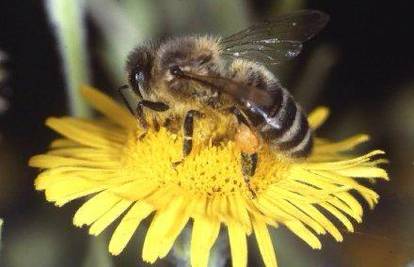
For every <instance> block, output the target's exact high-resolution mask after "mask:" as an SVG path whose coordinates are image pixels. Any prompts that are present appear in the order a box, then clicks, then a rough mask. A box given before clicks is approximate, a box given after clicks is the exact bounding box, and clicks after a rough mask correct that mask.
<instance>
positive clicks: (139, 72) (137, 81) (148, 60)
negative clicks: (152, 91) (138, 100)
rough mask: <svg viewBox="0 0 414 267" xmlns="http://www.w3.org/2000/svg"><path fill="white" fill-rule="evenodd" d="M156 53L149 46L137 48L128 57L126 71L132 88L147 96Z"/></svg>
mask: <svg viewBox="0 0 414 267" xmlns="http://www.w3.org/2000/svg"><path fill="white" fill-rule="evenodd" d="M153 62H154V51H153V49H151V48H150V47H148V46H142V47H138V48H135V49H134V50H133V51H132V52H131V53H130V54H129V56H128V60H127V63H126V71H127V73H128V82H129V84H130V86H131V87H132V88H133V89H134V90H135V91H136V92H139V93H140V94H141V95H142V96H145V95H146V94H147V92H148V90H149V81H150V80H151V70H152V66H153Z"/></svg>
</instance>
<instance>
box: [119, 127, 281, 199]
mask: <svg viewBox="0 0 414 267" xmlns="http://www.w3.org/2000/svg"><path fill="white" fill-rule="evenodd" d="M137 136H138V134H137V133H130V134H129V138H128V141H127V143H126V145H125V148H124V149H125V152H124V153H123V154H124V155H125V156H124V158H123V159H122V162H123V166H124V167H125V168H124V170H123V171H125V172H127V175H128V176H129V177H131V179H144V180H146V181H148V182H151V183H157V184H158V185H159V186H160V187H162V186H165V185H175V186H177V187H179V188H181V189H182V190H184V191H186V192H189V193H191V194H195V195H206V196H212V197H213V196H227V195H230V194H234V193H235V192H237V193H242V194H250V192H249V190H248V186H247V182H246V181H245V179H244V177H243V174H242V172H241V161H240V151H239V150H238V148H237V146H236V145H235V143H234V142H233V141H226V142H225V143H222V144H220V145H212V144H204V143H203V144H200V143H197V142H195V144H194V148H193V151H192V153H191V154H190V155H189V156H187V157H186V158H184V159H183V160H182V142H183V138H182V137H181V136H179V135H176V134H173V133H171V132H169V131H168V130H166V129H165V128H161V130H160V131H158V132H156V131H153V130H149V131H148V132H147V134H146V135H145V137H144V138H142V139H139V138H137ZM195 139H196V136H195ZM181 160H182V162H180V163H179V164H178V165H176V164H174V163H175V162H179V161H181ZM288 167H289V163H287V162H286V161H283V160H281V159H278V158H277V156H275V155H274V154H273V153H270V152H269V151H263V152H260V153H259V163H258V167H257V170H256V174H255V175H254V177H251V178H250V179H249V182H250V187H251V188H253V190H254V191H255V192H257V193H259V192H260V191H262V190H265V189H266V188H267V186H268V185H269V184H271V183H276V182H278V181H279V180H281V179H283V175H285V174H286V169H287V168H288Z"/></svg>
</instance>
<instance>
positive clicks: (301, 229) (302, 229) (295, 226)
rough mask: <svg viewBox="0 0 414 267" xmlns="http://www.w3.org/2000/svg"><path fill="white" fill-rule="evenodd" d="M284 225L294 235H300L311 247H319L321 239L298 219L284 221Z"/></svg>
mask: <svg viewBox="0 0 414 267" xmlns="http://www.w3.org/2000/svg"><path fill="white" fill-rule="evenodd" d="M285 224H286V227H287V228H289V229H290V230H291V231H292V232H293V233H294V234H295V235H297V236H298V237H300V238H301V239H302V240H303V241H305V242H306V243H307V244H308V245H309V246H310V247H311V248H313V249H321V247H322V244H321V241H319V239H318V238H317V237H316V236H315V235H314V234H313V233H312V232H311V231H309V229H308V228H306V226H304V225H303V224H302V223H301V222H299V221H289V222H286V223H285Z"/></svg>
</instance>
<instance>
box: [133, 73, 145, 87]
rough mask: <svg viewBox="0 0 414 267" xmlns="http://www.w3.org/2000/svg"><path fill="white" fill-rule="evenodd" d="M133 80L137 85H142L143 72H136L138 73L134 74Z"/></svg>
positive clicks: (143, 79)
mask: <svg viewBox="0 0 414 267" xmlns="http://www.w3.org/2000/svg"><path fill="white" fill-rule="evenodd" d="M134 79H135V82H136V83H137V84H141V83H143V82H144V81H145V75H144V72H142V71H138V72H136V73H135V76H134Z"/></svg>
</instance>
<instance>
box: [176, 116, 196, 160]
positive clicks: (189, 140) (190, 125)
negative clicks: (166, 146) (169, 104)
mask: <svg viewBox="0 0 414 267" xmlns="http://www.w3.org/2000/svg"><path fill="white" fill-rule="evenodd" d="M200 116H202V113H201V112H200V111H197V110H190V111H188V112H187V113H186V115H185V118H184V124H183V130H184V143H183V158H185V157H186V156H188V155H189V154H190V153H191V150H192V149H193V130H194V117H200ZM181 162H183V159H182V160H180V161H176V162H174V163H173V165H174V166H177V165H179V164H180V163H181Z"/></svg>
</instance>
